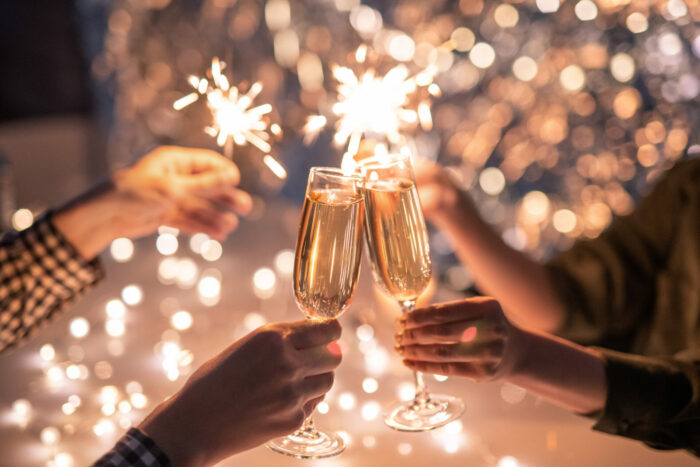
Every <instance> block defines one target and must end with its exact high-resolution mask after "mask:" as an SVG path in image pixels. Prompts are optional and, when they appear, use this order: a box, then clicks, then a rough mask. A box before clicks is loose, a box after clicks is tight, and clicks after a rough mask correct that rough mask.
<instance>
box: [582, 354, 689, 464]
mask: <svg viewBox="0 0 700 467" xmlns="http://www.w3.org/2000/svg"><path fill="white" fill-rule="evenodd" d="M598 351H599V352H600V353H601V354H602V355H603V360H604V362H605V375H606V380H607V397H606V402H605V407H604V408H603V410H602V411H601V412H600V413H598V414H589V416H593V417H594V418H596V419H597V421H596V424H595V425H594V426H593V428H594V429H595V430H598V431H602V432H605V433H610V434H614V435H620V436H625V437H627V438H632V439H637V440H640V441H643V442H644V443H646V444H648V445H649V446H651V447H653V448H656V449H686V450H688V451H690V452H692V453H693V454H695V455H696V456H700V355H695V356H694V357H690V358H681V357H676V358H657V357H643V356H639V355H630V354H623V353H620V352H614V351H611V350H606V349H598Z"/></svg>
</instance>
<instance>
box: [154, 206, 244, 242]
mask: <svg viewBox="0 0 700 467" xmlns="http://www.w3.org/2000/svg"><path fill="white" fill-rule="evenodd" d="M231 216H234V217H233V218H231V219H229V220H228V221H227V223H226V224H222V223H221V222H219V221H217V220H216V218H215V217H211V216H208V215H207V213H206V212H202V211H198V210H191V209H189V210H188V209H179V210H178V211H177V212H175V213H173V214H170V215H169V216H168V217H167V222H166V224H167V225H170V226H172V227H175V228H177V229H179V230H181V231H183V232H184V233H187V234H195V233H200V232H201V233H205V234H207V235H208V236H210V237H212V238H216V239H223V238H225V236H226V234H227V233H228V232H229V231H230V230H232V229H233V228H235V226H236V225H237V219H236V218H235V215H234V214H231Z"/></svg>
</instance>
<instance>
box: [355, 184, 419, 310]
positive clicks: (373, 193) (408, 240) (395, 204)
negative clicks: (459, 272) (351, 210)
mask: <svg viewBox="0 0 700 467" xmlns="http://www.w3.org/2000/svg"><path fill="white" fill-rule="evenodd" d="M364 199H365V207H366V209H367V222H366V228H367V244H368V247H369V254H370V257H371V259H372V272H373V274H374V276H375V280H376V282H377V283H379V284H381V285H382V286H383V287H384V289H385V290H386V291H387V292H388V293H389V294H390V295H391V296H392V297H394V298H396V299H397V300H399V301H400V302H407V301H412V300H415V299H416V298H418V296H419V295H420V294H421V293H422V292H423V290H425V288H426V287H427V285H428V282H429V281H430V275H431V269H432V268H431V261H430V249H429V246H428V234H427V231H426V228H425V220H424V219H423V212H422V211H421V207H420V202H419V201H418V192H417V191H416V186H415V184H414V183H413V181H411V180H409V179H405V180H404V179H401V180H388V181H368V182H366V184H365V189H364Z"/></svg>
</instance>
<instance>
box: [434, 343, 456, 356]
mask: <svg viewBox="0 0 700 467" xmlns="http://www.w3.org/2000/svg"><path fill="white" fill-rule="evenodd" d="M434 352H435V355H436V356H438V357H449V356H450V355H452V349H451V348H449V347H447V346H446V345H439V346H437V347H435V349H434Z"/></svg>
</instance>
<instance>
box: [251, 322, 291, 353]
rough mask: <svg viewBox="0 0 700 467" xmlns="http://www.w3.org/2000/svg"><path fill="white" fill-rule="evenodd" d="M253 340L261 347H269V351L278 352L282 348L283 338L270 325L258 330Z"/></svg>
mask: <svg viewBox="0 0 700 467" xmlns="http://www.w3.org/2000/svg"><path fill="white" fill-rule="evenodd" d="M255 338H256V339H257V340H258V341H259V342H260V343H261V344H263V345H266V346H269V350H272V351H279V350H281V349H283V348H284V337H283V336H282V334H281V333H280V332H279V331H278V330H277V329H275V328H274V327H272V326H270V325H265V326H263V327H261V328H259V329H258V331H257V333H256V336H255Z"/></svg>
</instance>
